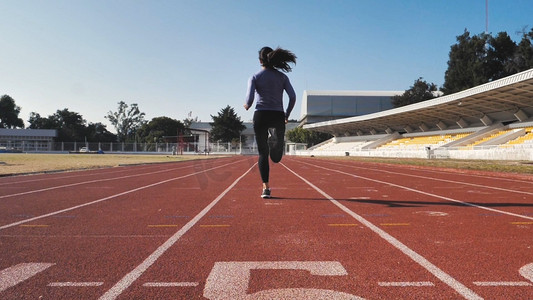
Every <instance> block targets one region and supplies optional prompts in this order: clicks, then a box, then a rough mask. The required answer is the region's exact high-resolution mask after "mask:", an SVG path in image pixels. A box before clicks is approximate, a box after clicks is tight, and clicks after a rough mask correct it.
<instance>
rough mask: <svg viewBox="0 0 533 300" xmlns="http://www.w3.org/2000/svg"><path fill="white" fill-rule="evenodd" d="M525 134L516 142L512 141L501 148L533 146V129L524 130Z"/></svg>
mask: <svg viewBox="0 0 533 300" xmlns="http://www.w3.org/2000/svg"><path fill="white" fill-rule="evenodd" d="M524 130H525V134H524V135H521V136H519V137H517V138H515V139H514V140H510V141H508V142H507V143H505V144H503V145H500V147H501V148H507V147H513V146H516V145H522V144H533V127H527V128H524Z"/></svg>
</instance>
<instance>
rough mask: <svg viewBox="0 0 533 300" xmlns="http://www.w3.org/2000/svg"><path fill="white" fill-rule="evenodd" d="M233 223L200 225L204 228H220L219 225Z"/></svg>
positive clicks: (224, 225)
mask: <svg viewBox="0 0 533 300" xmlns="http://www.w3.org/2000/svg"><path fill="white" fill-rule="evenodd" d="M230 226H231V225H227V224H213V225H209V224H207V225H200V227H202V228H219V227H230Z"/></svg>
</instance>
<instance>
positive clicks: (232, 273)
mask: <svg viewBox="0 0 533 300" xmlns="http://www.w3.org/2000/svg"><path fill="white" fill-rule="evenodd" d="M257 269H269V270H304V271H308V272H310V273H311V275H313V276H343V275H348V273H347V272H346V269H344V267H343V266H342V265H341V264H340V263H339V262H336V261H280V262H217V263H215V265H214V267H213V269H212V270H211V273H210V274H209V276H208V278H207V282H206V284H205V289H204V297H206V298H208V299H289V298H296V299H363V298H360V297H357V296H354V295H351V294H347V293H343V292H338V291H333V290H326V289H308V288H290V289H289V288H285V289H270V290H264V291H260V292H257V293H253V294H247V290H248V284H249V280H250V271H251V270H257Z"/></svg>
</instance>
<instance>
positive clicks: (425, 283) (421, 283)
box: [378, 281, 435, 287]
mask: <svg viewBox="0 0 533 300" xmlns="http://www.w3.org/2000/svg"><path fill="white" fill-rule="evenodd" d="M378 285H379V286H389V287H409V286H435V284H434V283H433V282H430V281H413V282H410V281H404V282H401V281H400V282H378Z"/></svg>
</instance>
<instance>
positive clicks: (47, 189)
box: [0, 162, 235, 199]
mask: <svg viewBox="0 0 533 300" xmlns="http://www.w3.org/2000/svg"><path fill="white" fill-rule="evenodd" d="M234 163H235V162H234ZM230 164H231V163H230ZM228 165H229V164H228ZM189 167H192V165H191V166H187V167H180V168H171V169H165V170H159V171H153V172H147V173H139V174H134V175H126V176H120V177H113V178H106V179H95V180H89V181H83V182H77V183H71V184H65V185H58V186H53V187H48V188H44V189H38V190H32V191H27V192H20V193H16V194H10V195H3V196H0V199H4V198H10V197H15V196H23V195H28V194H34V193H40V192H46V191H51V190H57V189H62V188H67V187H73V186H78V185H84V184H91V183H98V182H104V181H113V180H119V179H125V178H132V177H139V176H145V175H153V174H158V173H165V172H172V171H176V170H179V169H183V168H189ZM195 174H197V173H195Z"/></svg>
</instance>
